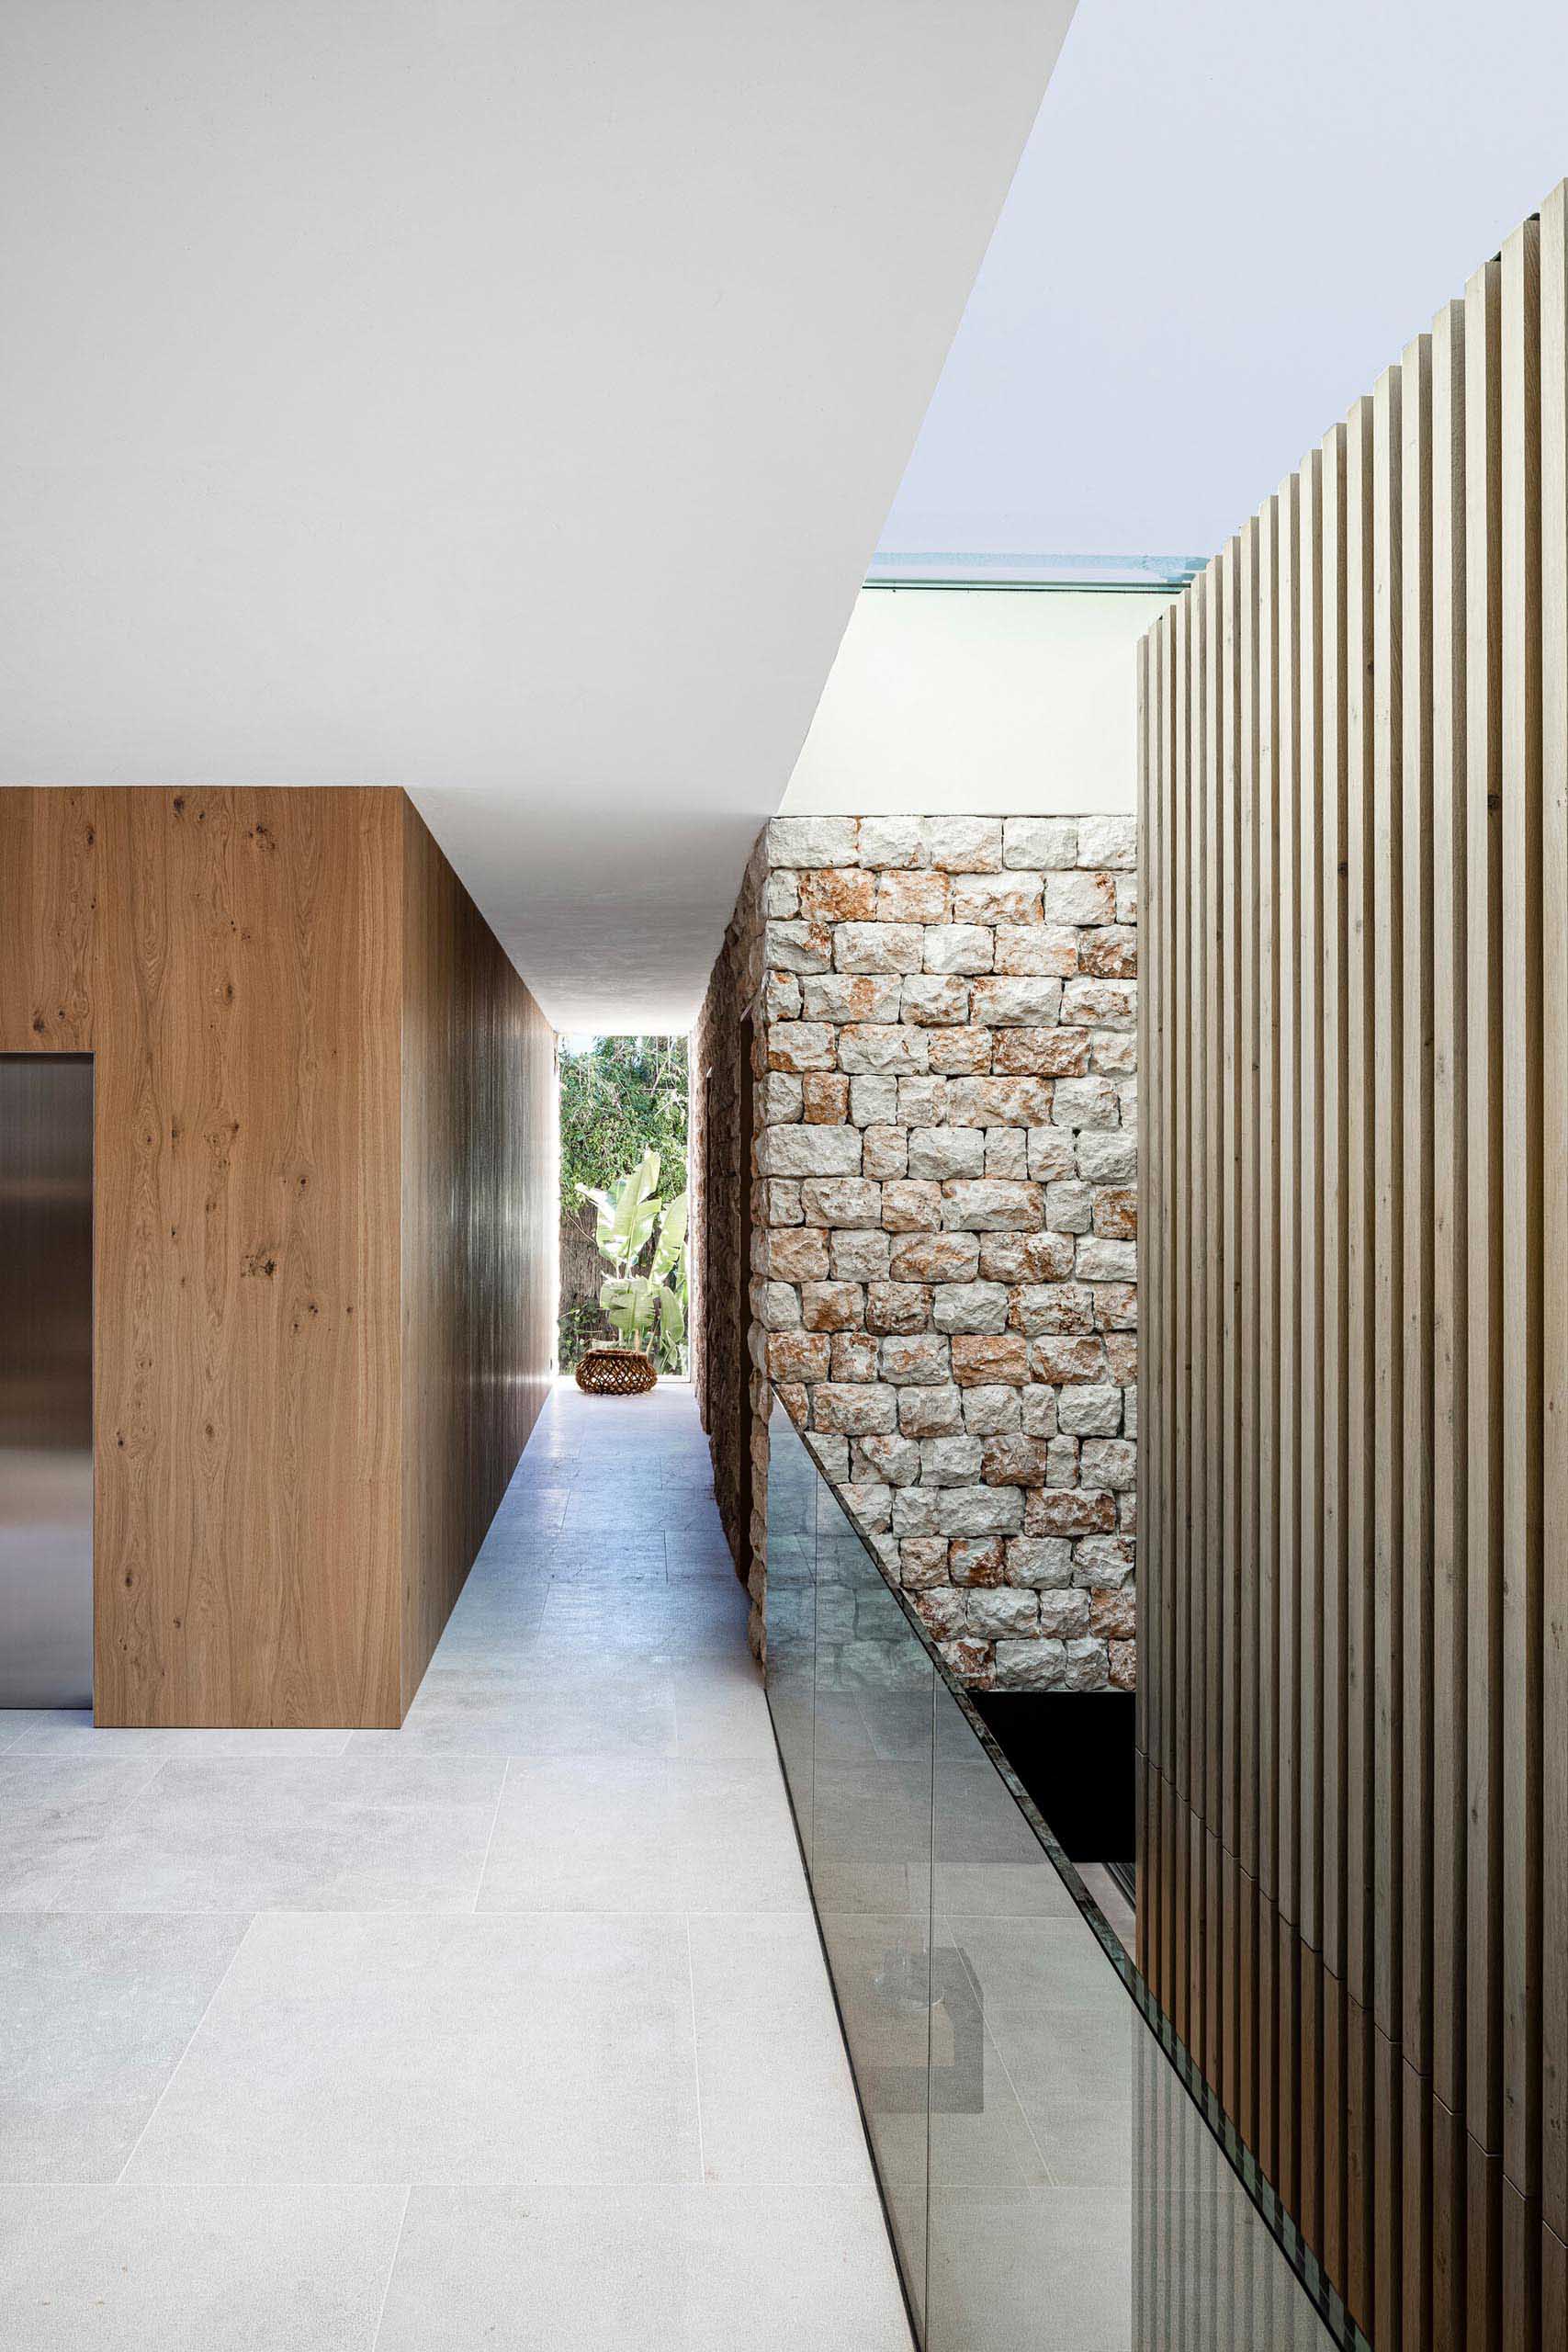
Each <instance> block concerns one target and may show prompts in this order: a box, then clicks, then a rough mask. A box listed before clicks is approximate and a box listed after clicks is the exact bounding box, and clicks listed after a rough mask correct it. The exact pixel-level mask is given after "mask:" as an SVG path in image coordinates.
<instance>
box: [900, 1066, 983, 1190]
mask: <svg viewBox="0 0 1568 2352" xmlns="http://www.w3.org/2000/svg"><path fill="white" fill-rule="evenodd" d="M956 1082H957V1083H959V1084H961V1085H967V1084H969V1083H970V1082H971V1081H970V1080H958V1081H956ZM985 1164H986V1138H985V1136H983V1135H982V1134H981V1132H980V1130H979V1128H978V1127H913V1128H911V1129H910V1132H909V1173H910V1175H911V1176H930V1177H934V1178H935V1179H936V1180H937V1181H938V1182H942V1181H943V1180H945V1179H946V1178H948V1177H950V1176H978V1175H980V1174H981V1173H982V1172H983V1170H984V1168H985Z"/></svg>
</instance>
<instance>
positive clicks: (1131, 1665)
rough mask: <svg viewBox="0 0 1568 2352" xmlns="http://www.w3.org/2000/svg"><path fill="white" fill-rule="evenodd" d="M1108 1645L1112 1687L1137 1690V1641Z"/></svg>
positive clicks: (964, 1645) (959, 1671)
mask: <svg viewBox="0 0 1568 2352" xmlns="http://www.w3.org/2000/svg"><path fill="white" fill-rule="evenodd" d="M954 1646H956V1647H958V1648H960V1649H964V1650H967V1648H968V1647H969V1645H968V1644H967V1643H960V1644H957V1645H954ZM1106 1647H1107V1650H1108V1652H1109V1655H1110V1661H1111V1663H1110V1676H1111V1689H1112V1690H1113V1691H1135V1690H1136V1689H1137V1687H1138V1645H1137V1643H1136V1642H1110V1643H1108V1644H1107V1645H1106ZM954 1671H955V1672H958V1673H963V1672H964V1668H962V1667H957V1668H954ZM989 1687H990V1686H989V1683H988V1681H987V1684H986V1688H987V1689H988V1688H989Z"/></svg>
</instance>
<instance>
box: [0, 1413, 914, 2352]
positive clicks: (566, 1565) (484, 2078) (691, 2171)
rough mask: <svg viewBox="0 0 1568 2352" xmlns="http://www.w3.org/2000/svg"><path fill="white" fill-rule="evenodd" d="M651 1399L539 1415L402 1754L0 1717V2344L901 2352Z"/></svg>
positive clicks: (330, 1735) (805, 1945) (764, 1745)
mask: <svg viewBox="0 0 1568 2352" xmlns="http://www.w3.org/2000/svg"><path fill="white" fill-rule="evenodd" d="M745 1621H746V1607H745V1600H744V1596H743V1595H742V1593H741V1591H740V1589H739V1585H738V1583H737V1582H736V1579H735V1575H734V1570H733V1568H732V1566H731V1564H730V1561H729V1556H728V1551H727V1550H726V1547H725V1544H724V1542H723V1538H722V1535H721V1532H720V1530H719V1526H718V1521H717V1517H716V1512H715V1510H714V1506H713V1501H712V1497H711V1491H710V1484H709V1470H708V1459H707V1447H706V1442H705V1439H704V1438H703V1435H702V1433H701V1430H700V1429H699V1428H698V1426H697V1422H696V1419H695V1414H694V1405H693V1399H692V1393H691V1390H690V1389H689V1388H687V1387H685V1386H682V1385H673V1384H671V1385H661V1386H660V1388H658V1389H657V1390H656V1391H655V1392H654V1393H653V1395H652V1396H650V1397H644V1398H638V1399H634V1400H627V1401H625V1402H620V1401H613V1400H609V1399H597V1398H592V1399H590V1398H585V1397H581V1396H580V1395H579V1393H578V1392H577V1390H576V1389H575V1388H574V1387H572V1386H570V1385H568V1384H565V1383H562V1384H560V1385H558V1386H557V1388H556V1389H555V1391H554V1393H553V1395H552V1397H551V1399H550V1401H549V1404H548V1405H547V1408H546V1411H545V1413H544V1415H543V1417H542V1419H541V1420H540V1422H539V1425H538V1427H537V1429H536V1432H535V1435H534V1437H533V1440H532V1442H531V1443H530V1444H529V1446H528V1449H527V1451H526V1453H525V1455H524V1457H523V1460H522V1462H521V1464H519V1466H518V1469H517V1472H516V1475H515V1476H514V1477H513V1481H512V1484H511V1487H510V1488H509V1490H508V1493H507V1496H506V1498H505V1500H504V1502H503V1504H502V1509H501V1510H500V1512H499V1513H498V1515H497V1517H496V1520H495V1522H494V1524H493V1526H492V1528H491V1532H490V1535H489V1538H488V1540H487V1542H486V1544H485V1546H484V1549H483V1551H482V1552H481V1554H480V1555H479V1560H478V1562H477V1563H476V1565H475V1567H474V1569H473V1572H472V1574H471V1576H470V1577H469V1579H468V1585H467V1587H466V1589H465V1591H464V1593H463V1596H462V1599H461V1600H460V1602H459V1604H458V1606H457V1611H456V1612H455V1613H454V1615H453V1617H452V1619H451V1622H450V1624H449V1625H448V1627H447V1629H446V1634H445V1636H444V1638H443V1640H442V1642H441V1645H440V1647H439V1649H438V1650H437V1652H436V1655H435V1658H434V1663H433V1665H432V1666H431V1668H430V1669H429V1672H428V1673H427V1675H426V1677H425V1679H424V1681H423V1686H422V1688H421V1690H420V1692H419V1695H418V1698H417V1700H416V1702H415V1704H414V1706H413V1708H412V1711H411V1713H410V1714H409V1717H408V1721H407V1723H406V1724H405V1726H404V1728H403V1729H402V1730H401V1731H400V1732H399V1731H386V1732H356V1733H353V1734H349V1733H346V1732H342V1731H300V1732H238V1731H214V1732H201V1731H186V1732H179V1731H173V1732H136V1731H126V1732H115V1731H96V1730H95V1729H94V1728H93V1726H92V1724H91V1723H90V1722H89V1721H88V1719H87V1718H85V1717H84V1716H73V1715H62V1714H33V1715H20V1714H13V1715H9V1716H6V1717H0V2183H3V2184H4V2186H5V2194H4V2196H3V2197H0V2310H4V2312H6V2314H7V2315H8V2316H7V2318H6V2326H7V2327H10V2328H15V2329H17V2334H16V2335H14V2336H8V2337H7V2338H6V2340H7V2341H14V2342H16V2343H17V2344H18V2345H25V2346H27V2347H28V2352H33V2348H34V2347H37V2352H76V2347H88V2346H91V2347H94V2352H131V2347H136V2346H143V2345H146V2344H152V2343H156V2344H158V2345H159V2346H163V2347H165V2352H197V2348H198V2347H199V2348H200V2352H231V2347H239V2346H243V2347H246V2352H251V2347H255V2352H262V2347H268V2352H270V2348H271V2347H275V2346H280V2345H287V2346H289V2347H290V2352H426V2347H429V2346H434V2345H441V2346H454V2347H461V2346H469V2345H479V2344H486V2343H492V2342H493V2343H504V2344H506V2345H507V2346H517V2347H524V2346H528V2347H531V2346H540V2347H543V2346H550V2347H552V2352H573V2348H574V2347H582V2352H588V2347H591V2346H592V2347H615V2346H621V2345H626V2346H632V2345H636V2346H639V2347H642V2346H647V2347H670V2352H686V2347H692V2352H697V2348H698V2347H700V2348H701V2352H709V2347H712V2348H713V2352H717V2347H719V2346H729V2345H732V2344H734V2343H736V2342H739V2341H741V2340H744V2341H746V2342H747V2343H748V2344H749V2345H750V2346H754V2347H756V2352H774V2347H777V2348H778V2352H783V2347H784V2346H795V2345H796V2344H799V2343H803V2342H809V2343H811V2344H812V2345H814V2346H819V2347H823V2352H831V2347H836V2346H842V2347H844V2352H907V2347H908V2327H907V2323H906V2320H905V2316H904V2311H903V2305H902V2301H901V2298H900V2294H899V2290H898V2285H897V2276H896V2273H895V2269H894V2265H893V2260H892V2256H891V2252H890V2250H889V2248H888V2245H887V2241H886V2233H885V2230H884V2225H883V2221H882V2215H881V2209H880V2205H879V2202H878V2199H877V2194H876V2190H875V2188H874V2182H873V2178H872V2174H871V2168H870V2165H869V2162H868V2159H867V2155H866V2150H865V2143H864V2138H863V2131H862V2127H861V2122H860V2118H859V2113H858V2109H857V2107H856V2103H855V2098H854V2093H853V2090H852V2084H851V2079H850V2075H849V2069H848V2065H847V2063H846V2060H845V2057H844V2052H843V2048H842V2043H841V2041H840V2035H839V2030H838V2025H837V2021H836V2018H835V2014H834V2009H833V2005H832V2000H831V1996H830V1994H829V1986H828V1982H827V1977H826V1974H825V1973H824V1970H823V1966H822V1962H821V1956H820V1951H819V1946H818V1937H817V1930H816V1927H815V1924H814V1920H813V1917H812V1913H811V1908H810V1904H809V1900H808V1896H807V1886H806V1882H805V1879H804V1877H803V1875H802V1872H801V1868H800V1862H799V1857H798V1852H797V1849H796V1844H795V1833H794V1828H793V1826H792V1822H791V1818H790V1814H789V1808H788V1804H787V1800H786V1798H785V1794H784V1783H783V1780H782V1777H781V1774H780V1770H779V1766H778V1761H777V1757H776V1753H775V1750H774V1746H773V1733H772V1729H771V1726H770V1722H769V1716H768V1710H767V1704H766V1701H765V1699H764V1696H763V1691H762V1686H761V1676H760V1674H759V1672H758V1670H757V1668H755V1666H754V1665H753V1664H752V1662H751V1660H750V1657H749V1656H748V1653H747V1649H746V1642H745Z"/></svg>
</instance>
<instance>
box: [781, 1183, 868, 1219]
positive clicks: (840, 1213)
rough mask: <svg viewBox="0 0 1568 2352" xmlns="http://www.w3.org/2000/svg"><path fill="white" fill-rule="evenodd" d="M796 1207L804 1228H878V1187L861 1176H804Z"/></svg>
mask: <svg viewBox="0 0 1568 2352" xmlns="http://www.w3.org/2000/svg"><path fill="white" fill-rule="evenodd" d="M800 1205H801V1213H802V1215H803V1216H804V1217H805V1220H806V1222H807V1225H879V1224H880V1223H881V1221H882V1187H881V1185H880V1184H878V1183H876V1182H874V1181H873V1180H871V1179H870V1178H867V1177H864V1176H844V1177H840V1178H838V1179H834V1178H832V1177H827V1176H812V1177H807V1180H806V1182H804V1183H803V1184H802V1186H801V1188H800Z"/></svg>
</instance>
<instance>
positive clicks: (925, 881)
mask: <svg viewBox="0 0 1568 2352" xmlns="http://www.w3.org/2000/svg"><path fill="white" fill-rule="evenodd" d="M952 903H953V886H952V884H951V883H950V882H949V881H948V878H947V876H946V875H945V874H931V873H921V872H916V871H910V872H907V873H898V874H884V876H882V881H881V885H880V888H878V890H877V894H876V919H877V921H878V922H948V921H949V920H950V914H949V910H950V908H951V906H952Z"/></svg>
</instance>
